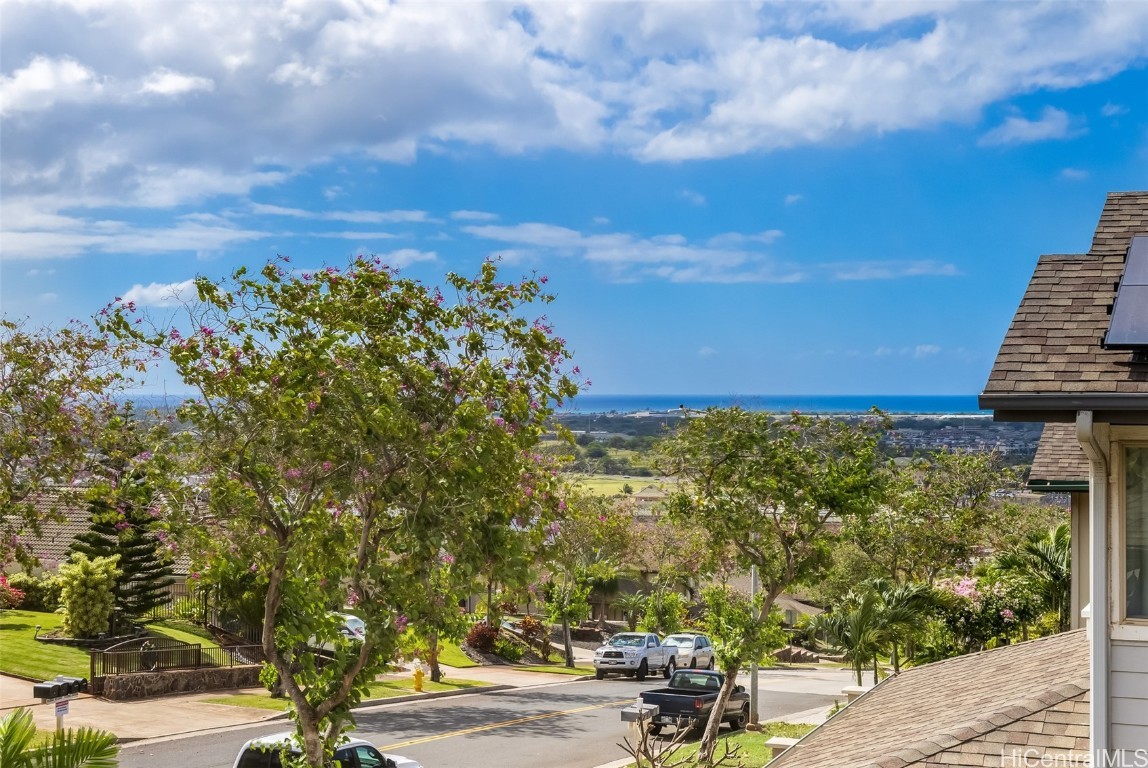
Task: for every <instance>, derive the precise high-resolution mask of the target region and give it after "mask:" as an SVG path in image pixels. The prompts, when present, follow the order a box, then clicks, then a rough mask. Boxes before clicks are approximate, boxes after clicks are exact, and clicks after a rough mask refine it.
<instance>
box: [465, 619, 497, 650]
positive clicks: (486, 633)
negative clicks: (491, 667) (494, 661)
mask: <svg viewBox="0 0 1148 768" xmlns="http://www.w3.org/2000/svg"><path fill="white" fill-rule="evenodd" d="M496 640H498V628H497V627H492V626H490V625H489V624H487V623H486V622H485V621H479V622H477V623H475V624H474V626H472V627H471V628H470V631H469V632H467V633H466V644H467V645H469V646H470V647H471V648H473V649H474V650H476V651H481V652H483V653H492V652H493V651H494V643H495V641H496Z"/></svg>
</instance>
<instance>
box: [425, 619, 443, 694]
mask: <svg viewBox="0 0 1148 768" xmlns="http://www.w3.org/2000/svg"><path fill="white" fill-rule="evenodd" d="M427 664H429V665H430V679H431V682H432V683H437V682H440V681H442V668H441V667H439V665H438V632H431V633H430V637H429V638H427Z"/></svg>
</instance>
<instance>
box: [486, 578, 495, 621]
mask: <svg viewBox="0 0 1148 768" xmlns="http://www.w3.org/2000/svg"><path fill="white" fill-rule="evenodd" d="M486 626H488V627H493V626H494V579H493V578H491V579H487V580H486Z"/></svg>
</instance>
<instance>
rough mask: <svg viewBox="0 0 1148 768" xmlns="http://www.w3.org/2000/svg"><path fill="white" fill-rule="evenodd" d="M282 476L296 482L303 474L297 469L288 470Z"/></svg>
mask: <svg viewBox="0 0 1148 768" xmlns="http://www.w3.org/2000/svg"><path fill="white" fill-rule="evenodd" d="M283 476H284V477H286V478H287V479H288V480H298V479H299V478H300V477H302V476H303V473H302V472H301V471H300V470H298V469H289V470H287V471H286V472H284V473H283Z"/></svg>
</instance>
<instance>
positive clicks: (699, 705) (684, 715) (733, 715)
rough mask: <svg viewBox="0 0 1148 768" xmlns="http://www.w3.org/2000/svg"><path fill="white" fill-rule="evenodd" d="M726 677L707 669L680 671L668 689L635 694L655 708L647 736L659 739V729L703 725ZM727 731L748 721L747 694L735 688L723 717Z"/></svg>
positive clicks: (740, 687)
mask: <svg viewBox="0 0 1148 768" xmlns="http://www.w3.org/2000/svg"><path fill="white" fill-rule="evenodd" d="M723 682H725V675H723V674H722V673H721V672H712V671H710V670H708V669H679V670H678V671H677V672H675V673H674V676H673V677H671V678H670V685H669V687H667V688H655V689H654V690H652V691H642V692H641V693H640V694H638V698H640V699H641V701H642V703H643V704H656V705H657V706H658V715H657V717H655V718H654V720H653V722H651V723H650V727H649V730H650V733H651V734H652V735H655V736H656V735H658V734H659V733H661V731H662V727H663V726H666V725H672V726H675V727H676V728H694V727H698V726H701V725H704V724H705V722H706V721H707V720H709V717H710V710H711V709H713V706H714V703H715V702H716V701H717V697H718V691H719V690H721V686H722V683H723ZM722 719H723V720H725V721H726V722H727V723H729V724H730V727H731V728H733V729H734V730H739V729H741V728H744V727H745V724H746V722H747V721H748V720H749V694H748V693H746V692H745V688H743V687H742V686H740V685H739V686H737V687H736V688H734V689H733V692H732V693H730V695H729V701H727V702H726V705H725V712H724V714H723V717H722Z"/></svg>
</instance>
